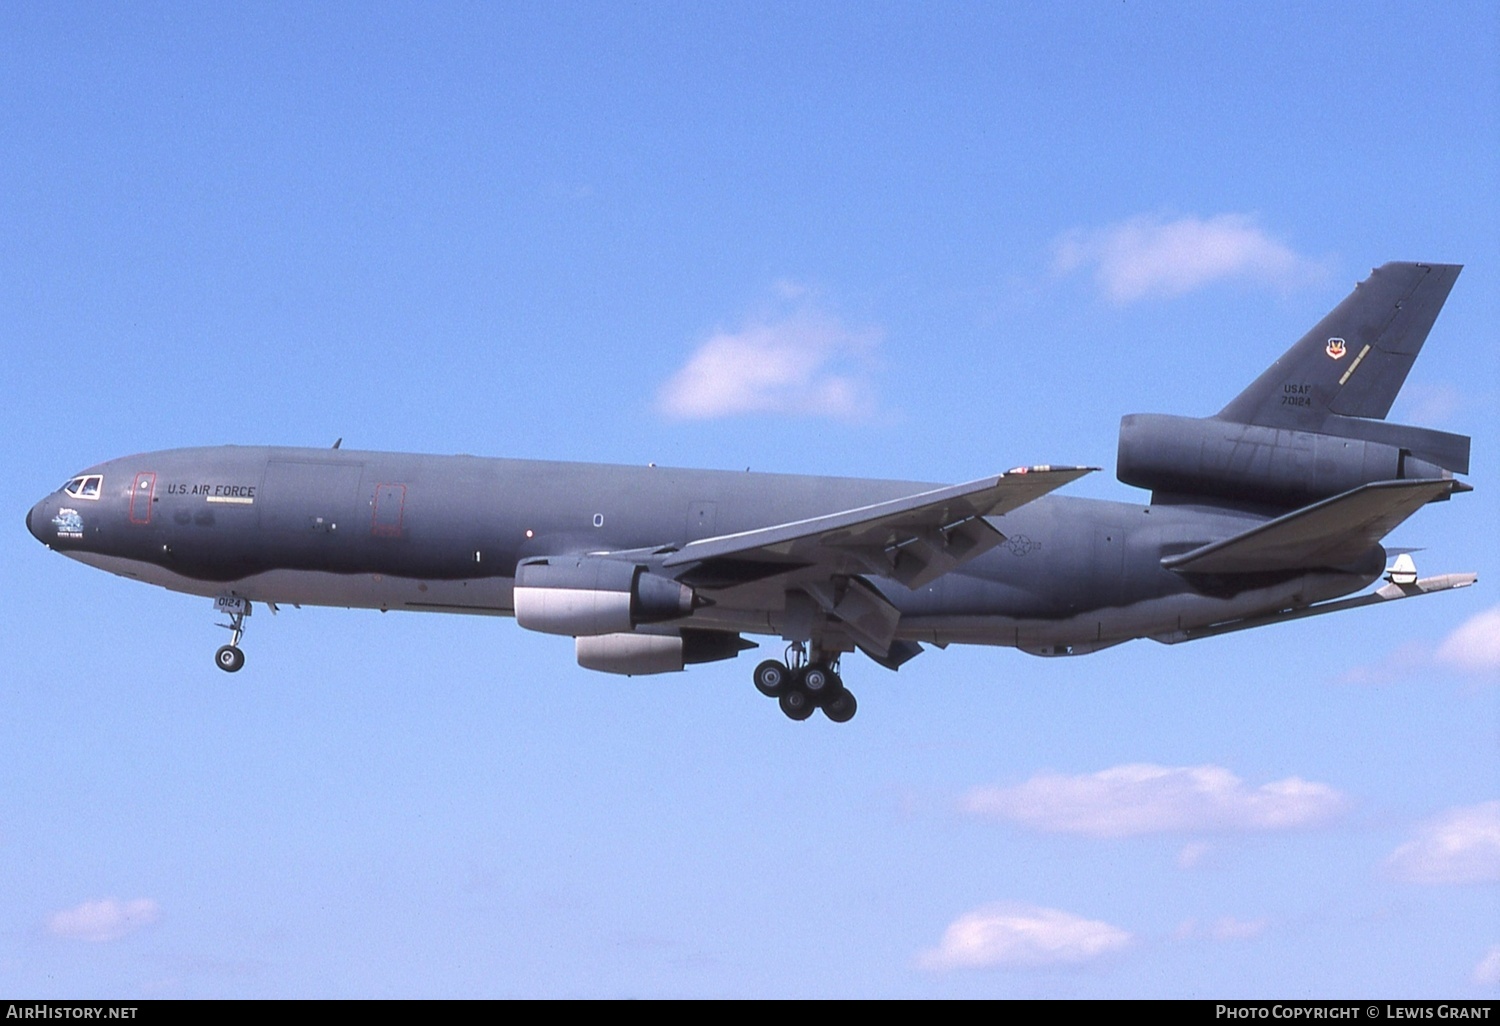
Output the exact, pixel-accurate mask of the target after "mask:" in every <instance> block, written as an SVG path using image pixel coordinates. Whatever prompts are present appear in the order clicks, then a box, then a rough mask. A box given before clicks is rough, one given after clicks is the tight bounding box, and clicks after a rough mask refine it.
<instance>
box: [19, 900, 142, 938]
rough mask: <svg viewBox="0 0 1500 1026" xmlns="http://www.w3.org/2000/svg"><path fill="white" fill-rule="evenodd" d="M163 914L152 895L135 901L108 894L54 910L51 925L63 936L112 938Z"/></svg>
mask: <svg viewBox="0 0 1500 1026" xmlns="http://www.w3.org/2000/svg"><path fill="white" fill-rule="evenodd" d="M160 915H161V910H160V909H159V908H158V907H157V904H156V902H154V901H152V900H151V899H150V898H137V899H135V900H134V901H120V900H118V899H116V898H104V899H103V900H101V901H85V902H84V903H83V904H82V905H77V906H75V907H73V908H66V909H63V910H62V911H61V912H54V913H52V915H51V916H49V917H48V919H47V928H48V929H49V930H51V931H52V933H54V934H56V935H57V936H59V937H70V938H72V939H73V940H86V941H96V942H98V941H112V940H119V939H120V938H121V937H123V936H125V935H126V934H127V933H134V932H135V931H136V930H139V929H141V928H142V927H144V926H150V925H151V924H152V923H154V922H156V920H157V919H158V918H159V917H160Z"/></svg>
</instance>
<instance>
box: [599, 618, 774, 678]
mask: <svg viewBox="0 0 1500 1026" xmlns="http://www.w3.org/2000/svg"><path fill="white" fill-rule="evenodd" d="M658 629H660V628H658ZM574 646H575V648H576V650H577V654H578V665H579V666H582V667H583V668H584V669H586V670H599V671H601V672H603V673H622V674H624V675H626V676H627V677H635V676H643V675H645V674H650V673H676V672H677V671H679V670H681V669H683V668H684V667H685V666H687V664H689V663H712V662H717V661H719V660H720V659H733V658H734V657H735V656H737V655H739V654H740V653H741V652H743V651H744V650H745V649H747V648H755V647H756V646H755V642H753V641H746V640H745V639H744V638H742V637H740V636H739V635H738V634H733V633H730V632H729V631H700V630H694V629H692V628H684V629H683V630H680V631H671V632H670V633H666V634H599V635H593V636H590V637H581V638H579V639H577V641H575V642H574Z"/></svg>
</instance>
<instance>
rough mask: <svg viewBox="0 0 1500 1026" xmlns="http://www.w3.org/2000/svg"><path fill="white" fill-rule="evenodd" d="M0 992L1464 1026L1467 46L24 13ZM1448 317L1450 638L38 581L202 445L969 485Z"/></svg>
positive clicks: (1494, 385)
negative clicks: (1166, 1002)
mask: <svg viewBox="0 0 1500 1026" xmlns="http://www.w3.org/2000/svg"><path fill="white" fill-rule="evenodd" d="M0 47H3V50H0V52H3V54H4V58H3V60H0V139H3V140H4V145H3V146H0V219H3V226H4V231H3V232H0V310H3V311H4V317H3V318H0V344H3V347H4V354H5V357H6V359H5V371H4V373H3V375H0V399H3V402H0V424H3V431H4V438H5V441H6V446H5V449H6V452H7V453H8V454H9V456H10V458H11V459H12V460H13V463H12V470H11V472H10V473H9V474H7V475H6V476H5V478H4V480H3V481H0V500H3V501H0V509H9V510H11V511H12V515H13V517H14V519H13V521H12V524H13V527H14V529H13V530H12V531H10V532H3V533H0V588H3V589H4V594H5V596H6V599H7V602H6V610H7V612H6V625H5V627H4V629H3V630H0V665H3V666H4V667H5V670H4V673H3V674H0V701H3V702H4V706H5V708H6V710H7V714H6V715H5V716H4V717H0V751H3V752H4V755H3V757H0V774H3V776H0V991H3V992H6V993H10V994H16V995H20V994H25V995H35V996H46V995H57V996H84V995H112V996H120V997H168V996H184V997H198V996H250V997H261V996H489V995H517V996H696V995H711V996H718V995H722V996H876V997H879V996H919V997H920V996H935V997H943V996H953V997H973V996H1051V995H1057V996H1079V997H1096V996H1110V995H1121V996H1158V995H1160V996H1204V997H1208V996H1254V995H1273V996H1289V995H1357V994H1362V993H1363V994H1372V995H1373V994H1380V995H1386V996H1403V995H1425V996H1475V997H1494V996H1495V995H1496V994H1497V993H1500V926H1497V924H1500V900H1497V899H1500V765H1497V764H1500V754H1497V753H1500V687H1497V684H1500V657H1497V652H1496V640H1495V639H1496V638H1497V636H1500V606H1497V605H1496V601H1495V599H1493V598H1492V597H1490V588H1491V587H1493V585H1492V583H1490V582H1492V581H1493V580H1494V579H1495V577H1494V575H1495V572H1496V569H1497V567H1496V563H1497V548H1496V542H1495V532H1494V525H1495V524H1496V523H1497V522H1500V510H1497V507H1496V501H1495V499H1494V497H1493V496H1494V491H1493V487H1494V486H1493V482H1494V481H1495V480H1496V479H1497V477H1496V474H1495V471H1496V469H1497V466H1496V461H1495V457H1494V448H1493V445H1494V436H1495V428H1496V425H1497V419H1500V418H1497V411H1500V373H1497V370H1500V359H1497V350H1496V341H1495V325H1496V323H1497V320H1500V284H1497V283H1500V217H1497V202H1496V197H1497V192H1496V186H1497V182H1500V64H1497V62H1496V60H1495V54H1496V53H1497V52H1500V14H1497V12H1496V9H1495V7H1494V5H1492V4H1462V3H1455V4H1444V5H1435V6H1433V7H1430V8H1427V9H1413V8H1412V7H1411V6H1410V5H1398V4H1368V5H1358V6H1346V5H1316V4H1315V5H1308V4H1296V5H1279V6H1278V5H1254V6H1251V5H1198V4H1193V5H1187V4H1183V5H1177V4H1156V3H1135V2H1130V3H1081V4H1072V5H1062V6H1061V8H1053V7H1047V6H1037V5H952V4H947V5H920V6H917V5H900V4H878V5H875V4H858V5H834V4H795V5H776V4H751V5H731V4H714V5H697V4H691V5H690V4H681V5H670V4H651V5H624V4H616V5H606V4H586V5H560V4H536V5H522V4H506V5H458V4H451V5H443V6H438V7H435V8H434V7H432V6H431V5H390V4H386V5H365V4H359V5H356V4H347V5H321V6H317V7H312V8H308V7H306V6H305V5H273V4H260V5H253V6H248V7H244V8H242V9H240V10H237V11H231V12H222V11H220V10H218V9H212V8H207V7H204V6H202V5H182V6H159V5H144V4H143V5H132V6H129V7H125V8H119V7H109V6H96V5H85V6H79V5H65V4H50V5H8V6H6V7H4V8H3V9H0ZM1387 260H1434V261H1444V262H1456V263H1463V264H1465V265H1466V270H1465V271H1464V273H1463V275H1462V276H1461V277H1460V279H1459V281H1458V284H1457V287H1456V288H1455V290H1454V292H1453V295H1452V297H1451V299H1450V301H1449V303H1448V306H1447V308H1446V310H1445V311H1444V314H1443V316H1442V317H1441V318H1440V320H1439V321H1438V325H1437V328H1436V329H1435V331H1434V333H1433V335H1432V338H1431V340H1430V342H1429V345H1428V348H1427V350H1426V351H1425V352H1424V354H1423V356H1422V359H1421V360H1420V361H1419V362H1418V364H1417V367H1416V370H1415V371H1414V372H1413V374H1412V377H1411V379H1410V381H1409V383H1408V386H1407V388H1406V390H1405V391H1404V392H1403V394H1402V397H1401V399H1400V400H1399V401H1398V403H1397V405H1396V408H1395V409H1394V410H1393V411H1392V419H1394V420H1400V421H1406V422H1418V423H1422V424H1424V425H1427V426H1431V427H1437V428H1441V429H1444V430H1449V431H1458V432H1462V433H1465V434H1471V435H1473V436H1475V445H1474V462H1473V473H1472V475H1471V477H1470V479H1471V480H1472V481H1473V482H1474V483H1475V485H1476V489H1477V490H1476V491H1475V492H1474V493H1473V494H1471V495H1465V496H1461V497H1459V498H1458V499H1456V500H1455V501H1454V502H1452V503H1451V504H1447V505H1442V506H1435V507H1433V508H1430V509H1426V510H1423V511H1422V512H1420V513H1419V514H1418V515H1417V516H1415V517H1414V518H1413V519H1412V520H1410V521H1409V522H1408V523H1407V524H1405V525H1404V526H1403V527H1402V528H1401V529H1400V530H1399V531H1398V532H1397V535H1396V536H1395V537H1393V539H1392V541H1393V542H1394V543H1396V544H1403V545H1414V546H1423V547H1424V551H1423V552H1421V553H1418V556H1417V558H1418V562H1419V566H1420V567H1421V569H1422V570H1423V572H1441V571H1450V570H1475V571H1478V572H1479V574H1480V576H1481V583H1480V585H1479V586H1478V587H1477V588H1474V589H1472V590H1469V591H1466V592H1459V593H1455V594H1451V595H1445V596H1440V597H1436V598H1431V599H1427V600H1424V601H1423V602H1420V603H1417V602H1412V603H1400V604H1399V605H1397V606H1395V607H1393V608H1383V609H1373V610H1363V611H1359V612H1356V613H1353V614H1347V615H1343V616H1337V617H1329V618H1322V619H1315V620H1310V621H1304V622H1301V623H1297V624H1292V625H1286V626H1281V627H1278V628H1274V629H1269V630H1264V631H1259V632H1248V633H1245V634H1240V635H1235V636H1230V637H1224V638H1219V639H1212V640H1207V641H1202V642H1198V643H1195V644H1192V645H1186V646H1179V647H1176V648H1167V647H1163V646H1159V645H1156V644H1154V643H1151V642H1145V641H1142V642H1135V643H1133V644H1130V645H1127V646H1122V647H1120V648H1116V649H1113V650H1110V651H1107V652H1104V653H1100V654H1097V655H1094V656H1090V657H1086V658H1082V659H1076V660H1062V661H1056V662H1051V661H1042V660H1039V659H1034V658H1031V657H1029V656H1025V655H1021V654H1018V653H1016V652H1014V651H1011V650H1007V649H958V648H952V649H949V650H948V651H946V652H936V651H933V652H929V653H928V654H927V655H924V656H923V657H922V658H920V659H918V660H917V661H915V662H913V663H912V664H910V665H908V666H907V667H905V668H903V669H902V671H901V672H900V673H899V674H896V675H892V674H889V673H887V672H886V671H883V670H881V669H879V668H878V667H875V666H874V665H872V664H869V663H865V662H862V661H861V662H858V663H851V664H850V666H849V667H847V668H846V676H849V677H851V679H852V681H853V682H854V683H855V687H856V690H857V691H858V694H859V697H860V701H861V706H860V714H859V717H858V718H857V719H856V720H855V721H854V722H853V723H851V724H849V725H847V726H846V727H844V728H842V729H840V728H837V727H835V726H833V725H831V724H829V723H827V722H826V721H824V720H823V719H822V718H821V717H819V718H815V719H814V720H810V721H808V722H807V723H805V724H793V723H789V722H788V721H786V720H785V719H784V718H782V717H781V716H780V715H779V714H778V713H777V712H776V710H775V709H774V707H772V706H771V705H770V704H769V703H767V702H765V700H763V699H761V698H760V697H759V696H758V695H757V694H756V693H755V692H754V690H753V689H752V688H751V686H750V682H749V680H748V677H749V671H750V669H751V666H752V665H753V659H751V658H750V657H748V656H747V657H745V658H742V659H741V660H739V661H737V662H734V663H721V664H712V665H708V666H701V667H696V668H694V669H693V670H691V671H690V672H688V673H686V674H681V675H673V676H668V677H662V678H646V679H631V680H624V679H615V678H612V677H605V676H599V675H595V674H591V673H589V672H587V671H584V670H581V669H579V668H578V667H577V666H576V665H574V663H573V658H572V649H571V646H570V645H569V644H568V643H567V641H566V639H558V638H552V637H545V636H540V635H534V634H528V633H527V632H524V631H522V630H520V629H519V628H517V627H516V625H515V624H514V623H513V622H510V621H492V620H487V619H468V618H460V617H442V616H430V617H429V616H423V615H403V614H396V615H391V616H382V615H379V614H375V613H369V612H357V611H345V610H330V609H310V608H309V609H302V610H284V611H283V612H282V613H281V614H280V615H278V616H276V617H274V618H273V617H272V616H270V615H267V614H266V613H265V612H264V611H262V612H260V613H258V614H257V615H256V616H255V617H254V618H253V619H252V621H251V624H250V627H251V629H250V633H249V635H248V637H247V641H246V645H247V650H248V653H249V665H248V667H247V669H246V670H245V671H244V672H243V673H241V674H239V675H238V676H236V677H234V678H229V677H226V676H225V675H224V674H222V673H220V672H218V671H217V670H215V669H214V668H213V666H212V665H211V659H210V656H211V653H212V651H213V649H214V647H216V646H217V645H219V644H220V643H221V642H222V640H223V638H222V632H221V631H219V630H217V629H216V628H215V627H214V626H213V624H214V622H215V617H214V615H213V613H212V610H211V609H210V608H209V603H207V602H205V601H202V600H198V599H192V598H188V597H185V596H180V595H175V594H171V593H168V592H164V591H159V590H155V589H151V588H148V587H145V586H142V585H138V584H135V583H132V582H127V581H125V580H122V579H117V578H113V577H110V576H108V575H104V574H100V573H97V572H94V571H91V570H88V569H87V568H85V567H82V566H80V565H78V564H75V563H73V562H71V561H68V560H65V559H61V558H59V557H57V556H56V555H54V554H51V553H48V552H47V551H46V550H45V549H43V548H42V547H41V546H39V545H37V544H36V543H35V542H34V541H33V540H32V539H31V538H30V537H29V536H28V535H27V534H26V533H25V532H24V530H23V529H22V526H21V519H22V516H23V514H24V512H25V510H26V509H27V508H28V507H29V505H30V504H31V503H32V502H34V501H35V500H36V499H37V498H39V497H40V496H41V495H42V494H43V493H45V492H47V491H48V490H49V489H51V488H54V487H55V486H56V485H57V484H58V483H59V482H60V481H62V480H64V479H65V478H66V477H67V476H69V475H70V474H72V473H74V472H76V471H77V470H79V469H81V468H83V467H86V466H87V465H89V464H91V463H93V462H95V461H98V460H102V459H106V458H110V457H114V456H118V455H123V454H126V453H130V452H139V451H149V450H154V449H163V448H171V447H176V446H184V445H203V444H218V443H227V442H241V443H275V444H296V445H315V446H323V445H328V444H331V443H332V441H333V440H334V439H335V438H339V437H342V438H344V439H345V444H346V445H348V446H351V447H358V448H369V449H395V450H411V451H422V452H472V453H478V454H486V455H497V456H499V455H504V456H523V457H537V458H552V459H582V460H599V461H618V462H626V463H645V462H648V461H655V462H659V463H663V464H677V465H686V466H705V467H720V468H736V469H737V468H740V467H745V466H750V467H754V468H755V469H764V470H778V471H788V472H805V473H818V474H848V475H855V476H876V477H893V478H905V479H922V480H933V481H958V480H969V479H972V478H976V477H979V476H981V475H984V474H987V473H992V472H994V471H997V470H1001V469H1004V468H1006V467H1009V466H1014V465H1016V464H1020V463H1035V462H1059V463H1093V464H1098V465H1101V466H1104V467H1106V468H1108V469H1107V470H1106V472H1105V473H1101V474H1097V475H1094V476H1093V477H1092V478H1089V479H1086V480H1084V481H1081V482H1079V483H1078V484H1076V485H1074V486H1071V488H1070V489H1069V491H1070V492H1071V493H1072V494H1079V495H1087V496H1097V497H1116V498H1123V497H1126V496H1130V495H1132V494H1138V493H1133V492H1132V491H1131V490H1129V489H1127V488H1125V487H1124V486H1123V485H1120V484H1119V483H1117V482H1115V481H1114V480H1113V478H1112V469H1113V463H1114V449H1115V435H1116V431H1117V428H1118V421H1119V417H1120V416H1121V415H1123V414H1126V413H1132V412H1171V413H1183V414H1197V415H1202V414H1207V413H1212V412H1213V411H1215V410H1217V409H1218V408H1219V407H1220V406H1221V405H1222V404H1223V403H1224V402H1225V401H1226V400H1227V399H1228V398H1229V397H1231V396H1232V395H1234V394H1235V393H1236V392H1237V391H1238V390H1239V389H1240V388H1241V387H1242V386H1243V385H1244V384H1245V383H1246V382H1248V381H1249V380H1250V379H1251V378H1252V377H1254V375H1255V374H1257V373H1258V372H1259V371H1260V370H1261V369H1263V368H1264V367H1265V366H1266V365H1267V364H1269V363H1270V361H1271V360H1272V359H1274V358H1275V357H1276V356H1277V355H1279V354H1280V353H1281V352H1282V350H1283V349H1284V348H1285V347H1286V346H1287V345H1288V344H1290V343H1291V342H1292V341H1293V340H1295V339H1296V338H1297V337H1299V336H1300V335H1301V334H1302V332H1303V331H1305V330H1306V329H1307V328H1308V327H1309V326H1311V325H1312V324H1313V323H1314V322H1315V321H1316V320H1317V319H1318V318H1319V317H1320V316H1321V315H1322V314H1323V313H1324V312H1326V311H1327V310H1328V309H1329V308H1331V307H1332V306H1333V304H1334V303H1336V302H1337V301H1338V300H1339V299H1341V298H1342V297H1343V296H1344V295H1345V294H1346V293H1347V292H1348V290H1349V288H1350V286H1351V285H1352V284H1353V283H1354V282H1355V281H1356V280H1358V279H1360V278H1362V277H1364V276H1365V274H1366V273H1367V272H1368V270H1369V268H1370V267H1372V266H1374V265H1376V264H1379V263H1383V262H1385V261H1387Z"/></svg>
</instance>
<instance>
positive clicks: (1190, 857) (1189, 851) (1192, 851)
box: [1177, 841, 1213, 869]
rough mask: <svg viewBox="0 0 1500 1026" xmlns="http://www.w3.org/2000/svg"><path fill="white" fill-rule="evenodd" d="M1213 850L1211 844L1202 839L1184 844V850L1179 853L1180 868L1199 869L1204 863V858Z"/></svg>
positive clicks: (1178, 865)
mask: <svg viewBox="0 0 1500 1026" xmlns="http://www.w3.org/2000/svg"><path fill="white" fill-rule="evenodd" d="M1212 852H1213V847H1212V846H1211V845H1208V844H1205V843H1204V842H1202V841H1193V842H1191V843H1189V844H1184V845H1183V846H1182V850H1181V851H1179V852H1178V853H1177V868H1178V869H1197V868H1198V867H1199V866H1201V865H1203V860H1204V859H1206V858H1207V857H1208V856H1209V855H1210V854H1211V853H1212Z"/></svg>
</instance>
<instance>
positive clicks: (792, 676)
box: [754, 644, 858, 723]
mask: <svg viewBox="0 0 1500 1026" xmlns="http://www.w3.org/2000/svg"><path fill="white" fill-rule="evenodd" d="M786 656H787V657H786V662H784V663H779V662H777V661H776V660H774V659H767V660H766V661H765V662H763V663H761V664H760V665H759V666H757V667H756V668H755V676H754V681H755V688H756V690H757V691H759V692H760V693H761V694H763V695H765V696H766V697H767V698H774V699H776V702H777V704H778V705H780V706H781V711H782V712H783V713H785V714H786V716H787V718H788V719H793V720H805V719H807V718H808V717H809V716H811V715H812V714H813V712H814V710H817V709H822V710H823V715H824V716H827V717H828V718H829V719H830V720H832V721H833V722H834V723H848V722H849V721H850V720H852V719H853V718H854V712H855V710H856V709H857V708H858V703H856V702H855V701H854V696H853V695H852V694H850V693H849V692H848V690H847V689H845V687H844V682H843V681H842V680H841V679H839V673H838V657H837V655H835V656H834V658H833V659H831V660H830V659H826V658H819V659H814V660H809V659H808V658H807V652H806V650H805V649H804V648H803V647H802V646H801V645H796V644H794V645H792V646H790V647H789V648H788V649H787V653H786Z"/></svg>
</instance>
